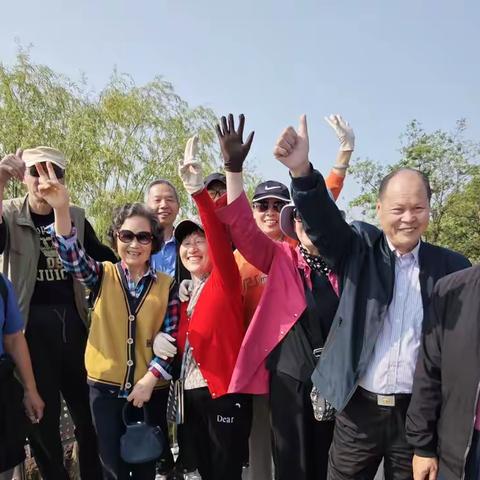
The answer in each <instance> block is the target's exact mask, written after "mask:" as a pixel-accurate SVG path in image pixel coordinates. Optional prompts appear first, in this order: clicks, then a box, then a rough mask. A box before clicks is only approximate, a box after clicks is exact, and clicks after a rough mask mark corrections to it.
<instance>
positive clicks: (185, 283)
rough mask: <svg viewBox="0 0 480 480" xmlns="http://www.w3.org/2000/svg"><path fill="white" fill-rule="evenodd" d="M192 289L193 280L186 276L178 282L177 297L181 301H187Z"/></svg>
mask: <svg viewBox="0 0 480 480" xmlns="http://www.w3.org/2000/svg"><path fill="white" fill-rule="evenodd" d="M192 289H193V280H189V279H188V278H186V279H185V280H182V281H181V282H180V287H179V288H178V298H179V299H180V301H181V302H188V301H189V300H190V295H191V294H192Z"/></svg>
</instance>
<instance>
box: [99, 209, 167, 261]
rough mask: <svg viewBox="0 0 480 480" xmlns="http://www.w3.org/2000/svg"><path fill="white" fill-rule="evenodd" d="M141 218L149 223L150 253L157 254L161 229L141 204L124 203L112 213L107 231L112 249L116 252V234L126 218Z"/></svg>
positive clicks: (160, 242)
mask: <svg viewBox="0 0 480 480" xmlns="http://www.w3.org/2000/svg"><path fill="white" fill-rule="evenodd" d="M131 217H142V218H145V219H147V220H148V221H149V222H150V228H151V232H152V237H153V239H152V253H157V252H158V251H159V250H160V249H161V248H162V246H163V227H162V226H161V225H160V223H159V221H158V219H157V216H156V215H155V213H153V212H152V211H151V210H150V209H149V208H148V207H147V206H145V205H144V204H143V203H138V202H136V203H126V204H125V205H123V206H121V207H118V208H116V209H115V210H114V212H113V221H112V225H111V226H110V228H109V229H108V233H107V235H108V239H109V240H110V244H111V246H112V248H113V249H114V250H115V251H117V232H118V231H119V230H120V228H121V227H122V225H123V224H124V222H125V220H126V219H127V218H131Z"/></svg>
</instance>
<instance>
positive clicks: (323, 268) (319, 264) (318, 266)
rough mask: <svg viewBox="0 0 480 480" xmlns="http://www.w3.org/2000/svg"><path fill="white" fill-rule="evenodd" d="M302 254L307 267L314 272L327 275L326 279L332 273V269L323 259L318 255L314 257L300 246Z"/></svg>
mask: <svg viewBox="0 0 480 480" xmlns="http://www.w3.org/2000/svg"><path fill="white" fill-rule="evenodd" d="M299 250H300V254H301V255H302V257H303V259H304V260H305V262H307V265H308V266H309V267H310V268H311V269H312V270H313V271H314V272H318V273H321V274H322V275H325V276H326V277H327V276H328V274H329V273H330V272H331V271H332V269H331V268H329V267H328V266H327V264H326V263H325V261H324V260H323V258H322V257H320V256H318V255H312V254H311V253H308V252H307V249H306V248H304V247H302V245H299Z"/></svg>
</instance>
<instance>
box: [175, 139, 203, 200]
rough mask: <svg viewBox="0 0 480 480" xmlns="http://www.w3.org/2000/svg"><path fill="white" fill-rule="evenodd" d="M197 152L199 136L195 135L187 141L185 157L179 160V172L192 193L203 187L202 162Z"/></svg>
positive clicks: (186, 188)
mask: <svg viewBox="0 0 480 480" xmlns="http://www.w3.org/2000/svg"><path fill="white" fill-rule="evenodd" d="M197 153H198V136H197V135H194V136H193V137H191V138H189V139H188V141H187V145H186V146H185V154H184V156H183V159H180V160H179V161H178V174H179V176H180V178H181V179H182V182H183V186H184V187H185V190H186V191H187V192H188V193H189V194H190V195H193V194H194V193H195V192H198V191H200V190H202V189H203V173H202V164H201V163H200V161H199V160H198V158H197Z"/></svg>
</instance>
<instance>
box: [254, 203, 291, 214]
mask: <svg viewBox="0 0 480 480" xmlns="http://www.w3.org/2000/svg"><path fill="white" fill-rule="evenodd" d="M286 204H287V202H280V201H279V202H273V203H272V204H270V203H269V202H268V201H267V200H261V201H259V202H253V208H254V209H255V210H258V211H259V212H266V211H267V210H268V209H269V208H270V206H271V208H272V210H275V211H276V212H278V213H280V210H281V209H282V208H283V207H284V206H285V205H286Z"/></svg>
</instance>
